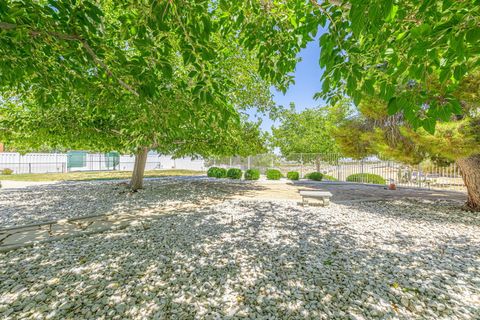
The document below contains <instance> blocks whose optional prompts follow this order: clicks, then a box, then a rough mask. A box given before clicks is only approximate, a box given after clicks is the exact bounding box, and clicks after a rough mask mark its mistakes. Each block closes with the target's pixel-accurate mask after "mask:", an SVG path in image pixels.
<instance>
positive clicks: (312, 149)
mask: <svg viewBox="0 0 480 320" xmlns="http://www.w3.org/2000/svg"><path fill="white" fill-rule="evenodd" d="M343 110H344V108H340V107H338V106H336V107H333V108H315V109H306V110H304V111H302V112H300V113H297V112H295V106H294V104H291V105H290V109H286V110H284V111H283V112H282V113H281V115H280V118H279V120H280V121H281V124H280V125H279V126H278V127H276V128H272V141H273V145H274V146H276V147H278V148H280V151H281V152H282V154H283V155H284V156H290V155H292V154H297V153H321V154H324V155H327V154H332V153H337V152H338V151H339V149H338V147H337V144H336V142H335V140H334V139H333V137H332V135H331V130H332V128H333V127H334V126H335V125H336V122H337V121H338V120H339V119H341V118H343V117H344V116H345V114H344V111H343ZM327 111H329V112H327Z"/></svg>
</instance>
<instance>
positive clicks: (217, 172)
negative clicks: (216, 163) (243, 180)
mask: <svg viewBox="0 0 480 320" xmlns="http://www.w3.org/2000/svg"><path fill="white" fill-rule="evenodd" d="M207 176H208V177H212V178H226V177H227V170H225V169H223V168H219V167H211V168H210V169H208V171H207Z"/></svg>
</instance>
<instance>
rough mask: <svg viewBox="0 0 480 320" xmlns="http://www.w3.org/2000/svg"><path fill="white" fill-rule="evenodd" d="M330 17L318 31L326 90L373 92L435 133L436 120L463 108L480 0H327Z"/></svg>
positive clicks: (479, 35) (475, 65)
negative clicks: (459, 92)
mask: <svg viewBox="0 0 480 320" xmlns="http://www.w3.org/2000/svg"><path fill="white" fill-rule="evenodd" d="M312 3H313V4H314V5H316V6H317V9H318V11H317V12H318V14H319V16H325V15H326V16H327V17H328V19H329V25H328V32H327V33H325V34H323V35H322V36H321V38H320V43H321V47H322V51H321V56H320V65H321V66H322V67H324V68H325V72H324V74H323V75H322V79H323V87H322V89H323V90H322V94H320V96H322V97H324V98H326V99H327V101H335V100H336V99H339V98H343V97H344V96H349V97H351V98H352V99H353V100H354V102H355V104H356V105H359V104H360V102H361V101H362V99H363V98H364V97H371V96H375V97H378V98H379V99H381V100H383V101H385V102H386V103H388V108H387V111H388V113H389V114H391V115H393V114H396V113H401V114H402V115H403V117H404V119H405V120H407V121H408V122H409V123H410V124H411V125H412V126H413V127H414V128H418V127H423V128H424V129H425V130H426V131H428V132H430V133H433V132H434V130H435V123H436V122H437V121H445V120H448V119H449V118H450V116H451V115H452V114H460V113H462V108H461V104H460V100H459V99H458V97H457V96H456V95H454V94H453V92H455V91H457V89H458V86H459V84H460V83H461V81H462V79H464V78H465V77H467V76H468V75H471V74H473V73H475V72H476V71H477V70H479V67H480V54H479V53H480V28H479V23H480V2H479V1H477V0H466V1H451V0H426V1H413V0H407V1H395V0H369V1H365V0H350V1H342V0H335V1H325V2H323V3H322V4H318V3H317V2H316V1H314V0H312Z"/></svg>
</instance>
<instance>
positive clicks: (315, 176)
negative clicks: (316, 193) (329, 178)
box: [305, 172, 323, 181]
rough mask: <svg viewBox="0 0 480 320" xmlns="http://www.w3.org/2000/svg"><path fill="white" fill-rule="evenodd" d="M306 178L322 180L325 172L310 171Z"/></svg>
mask: <svg viewBox="0 0 480 320" xmlns="http://www.w3.org/2000/svg"><path fill="white" fill-rule="evenodd" d="M305 178H307V179H310V180H315V181H322V179H323V173H321V172H310V173H309V174H307V175H306V176H305Z"/></svg>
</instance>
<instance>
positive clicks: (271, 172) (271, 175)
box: [266, 169, 282, 180]
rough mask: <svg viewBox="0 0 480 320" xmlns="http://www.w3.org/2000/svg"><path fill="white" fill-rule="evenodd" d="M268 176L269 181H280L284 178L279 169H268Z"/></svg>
mask: <svg viewBox="0 0 480 320" xmlns="http://www.w3.org/2000/svg"><path fill="white" fill-rule="evenodd" d="M266 174H267V179H268V180H280V178H281V177H282V173H281V172H280V171H279V170H277V169H268V170H267V172H266Z"/></svg>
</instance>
